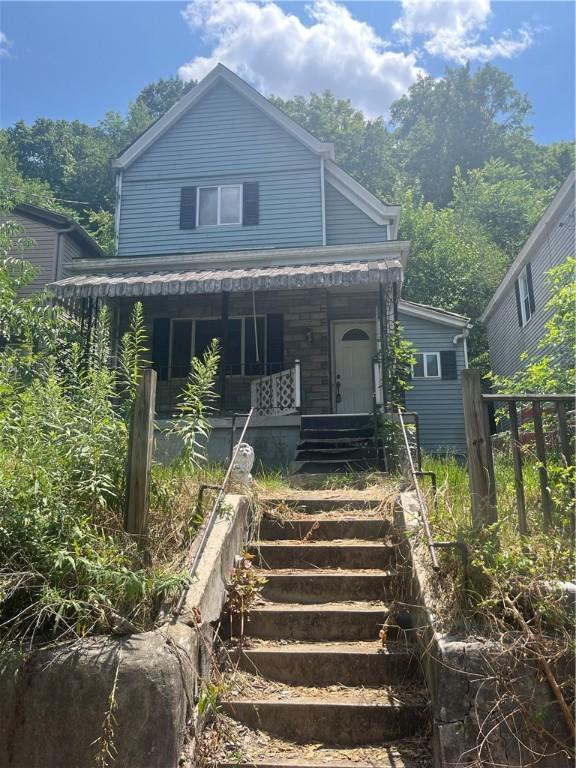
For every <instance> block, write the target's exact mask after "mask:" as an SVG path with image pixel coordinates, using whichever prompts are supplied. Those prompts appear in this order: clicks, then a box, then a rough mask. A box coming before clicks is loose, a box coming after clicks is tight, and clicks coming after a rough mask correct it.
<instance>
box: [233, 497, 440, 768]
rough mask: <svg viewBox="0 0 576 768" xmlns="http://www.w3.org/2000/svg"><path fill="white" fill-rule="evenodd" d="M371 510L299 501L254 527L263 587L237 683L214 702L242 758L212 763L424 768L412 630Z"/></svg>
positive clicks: (391, 549) (236, 653) (390, 533)
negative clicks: (242, 749)
mask: <svg viewBox="0 0 576 768" xmlns="http://www.w3.org/2000/svg"><path fill="white" fill-rule="evenodd" d="M268 504H269V505H270V502H268ZM354 507H356V508H357V510H355V509H354ZM379 510H380V503H379V502H369V501H367V502H366V503H358V502H356V503H353V502H352V501H351V500H347V499H334V500H332V499H331V500H319V499H318V500H313V499H302V501H301V503H300V504H295V503H293V506H292V508H287V507H286V504H285V503H284V502H283V501H282V502H281V503H278V506H277V509H276V510H273V511H272V512H271V513H270V514H269V515H267V516H265V517H264V518H263V520H262V521H261V523H260V526H259V532H258V536H259V538H258V540H257V541H254V542H252V543H251V544H250V550H251V552H252V553H253V554H254V560H253V566H254V567H255V568H256V570H257V572H258V573H259V574H260V575H262V576H264V577H265V578H266V579H267V581H266V584H265V585H264V587H263V589H262V592H261V598H260V599H259V601H258V604H257V605H255V606H254V607H253V608H252V609H251V611H250V613H249V614H248V616H246V617H245V618H244V622H243V626H244V631H245V639H244V640H243V642H242V643H241V644H239V645H236V646H233V647H232V648H231V649H230V655H229V657H228V662H227V663H228V664H229V665H230V669H234V674H233V675H232V676H231V679H230V686H229V687H227V688H225V691H224V694H223V695H222V697H221V701H220V707H221V711H222V712H223V713H224V715H225V716H227V717H228V718H229V722H228V726H227V727H230V723H237V724H238V729H239V730H238V734H237V737H238V740H239V742H243V743H246V744H247V747H246V755H247V757H248V758H249V759H246V760H244V759H243V757H242V755H240V756H239V755H235V759H234V760H233V761H230V763H228V762H226V761H220V762H219V765H222V766H225V765H231V764H232V763H233V764H234V765H236V766H238V765H243V764H245V765H246V766H248V765H251V766H261V767H262V768H283V767H284V768H320V765H321V766H323V768H344V766H347V768H350V767H351V766H354V768H368V766H371V768H373V767H374V766H376V765H377V766H380V767H381V768H392V766H393V767H394V768H425V767H426V768H430V766H431V761H430V752H429V744H428V736H427V733H428V729H429V721H430V714H429V708H428V699H427V694H426V691H425V689H424V687H423V682H422V675H421V667H420V659H419V656H418V653H417V651H416V645H415V644H414V643H413V642H412V638H413V637H414V632H415V631H416V628H415V627H414V622H413V619H412V616H411V615H410V612H409V610H408V609H401V608H400V607H399V606H398V602H400V601H401V597H402V590H403V584H402V582H403V579H404V568H403V563H402V562H401V557H400V554H399V545H398V544H397V539H395V537H394V530H393V528H392V526H391V523H390V521H389V520H386V519H383V518H382V516H381V512H379ZM392 605H393V608H392ZM388 617H390V618H392V617H393V620H394V621H393V626H390V627H388V629H387V641H386V643H385V644H384V645H382V642H381V641H380V640H379V632H380V630H381V628H382V626H383V625H384V624H385V622H386V620H387V618H388ZM224 624H226V622H224ZM227 625H228V626H230V625H229V622H228V623H227ZM239 626H240V622H239V621H236V620H235V621H234V622H233V624H232V629H233V631H235V632H236V633H237V632H238V629H239ZM236 636H237V634H236ZM279 740H282V741H281V746H279V745H280V741H279ZM264 744H266V745H268V746H266V747H264V746H263V745H264ZM274 745H276V748H275V747H274ZM312 745H314V746H313V748H312ZM414 745H416V746H414ZM317 750H318V751H317ZM311 754H312V758H311ZM316 754H318V757H319V759H318V760H316V759H315V757H314V756H315V755H316Z"/></svg>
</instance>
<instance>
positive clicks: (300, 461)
mask: <svg viewBox="0 0 576 768" xmlns="http://www.w3.org/2000/svg"><path fill="white" fill-rule="evenodd" d="M381 448H382V446H381V445H380V444H379V442H378V439H377V437H376V434H375V431H374V419H373V416H372V414H371V413H354V414H326V415H317V416H302V422H301V427H300V442H299V443H298V446H297V447H296V453H295V456H294V460H293V462H292V465H291V468H290V469H291V473H292V474H296V473H302V474H339V473H344V472H370V471H374V470H377V469H378V468H379V463H380V462H379V456H381V455H382V451H381Z"/></svg>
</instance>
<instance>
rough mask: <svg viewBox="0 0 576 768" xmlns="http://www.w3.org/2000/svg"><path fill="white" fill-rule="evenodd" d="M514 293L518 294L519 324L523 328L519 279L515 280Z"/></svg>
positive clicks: (517, 310)
mask: <svg viewBox="0 0 576 768" xmlns="http://www.w3.org/2000/svg"><path fill="white" fill-rule="evenodd" d="M514 293H515V294H516V312H518V325H519V326H520V328H522V325H523V323H522V306H521V304H520V286H519V285H518V280H514Z"/></svg>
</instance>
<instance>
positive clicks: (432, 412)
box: [399, 312, 466, 454]
mask: <svg viewBox="0 0 576 768" xmlns="http://www.w3.org/2000/svg"><path fill="white" fill-rule="evenodd" d="M399 319H400V324H401V325H402V327H403V329H404V334H403V335H404V337H405V338H406V339H408V340H409V341H411V342H412V344H413V345H414V348H415V351H416V352H442V351H446V350H453V351H455V352H456V366H457V370H458V378H457V379H454V380H447V379H412V381H411V382H410V383H411V385H412V389H410V390H408V391H407V392H406V409H407V410H408V411H415V412H416V413H417V414H418V416H419V420H420V441H421V445H422V448H423V449H424V450H425V451H429V452H434V453H438V452H440V453H457V454H462V453H464V452H465V449H466V436H465V433H464V410H463V407H462V377H461V371H462V369H463V368H464V345H463V342H462V341H459V342H458V343H457V344H454V342H453V339H454V336H455V335H456V334H458V333H459V332H460V331H459V330H458V328H454V327H450V326H447V325H442V324H440V323H435V322H433V321H430V320H423V319H421V318H416V317H412V316H410V315H406V314H404V313H402V312H401V313H400V318H399Z"/></svg>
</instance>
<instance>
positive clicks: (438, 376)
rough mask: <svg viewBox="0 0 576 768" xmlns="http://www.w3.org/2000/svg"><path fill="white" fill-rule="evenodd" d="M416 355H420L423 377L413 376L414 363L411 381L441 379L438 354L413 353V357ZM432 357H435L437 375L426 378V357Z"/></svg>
mask: <svg viewBox="0 0 576 768" xmlns="http://www.w3.org/2000/svg"><path fill="white" fill-rule="evenodd" d="M417 355H422V368H423V370H424V376H415V375H414V365H415V364H414V363H413V364H412V378H413V379H434V380H436V379H441V378H442V365H441V363H440V352H420V351H418V352H414V357H416V356H417ZM432 355H434V356H435V357H436V365H437V370H438V374H437V375H436V376H428V363H427V362H426V358H427V357H431V356H432Z"/></svg>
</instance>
